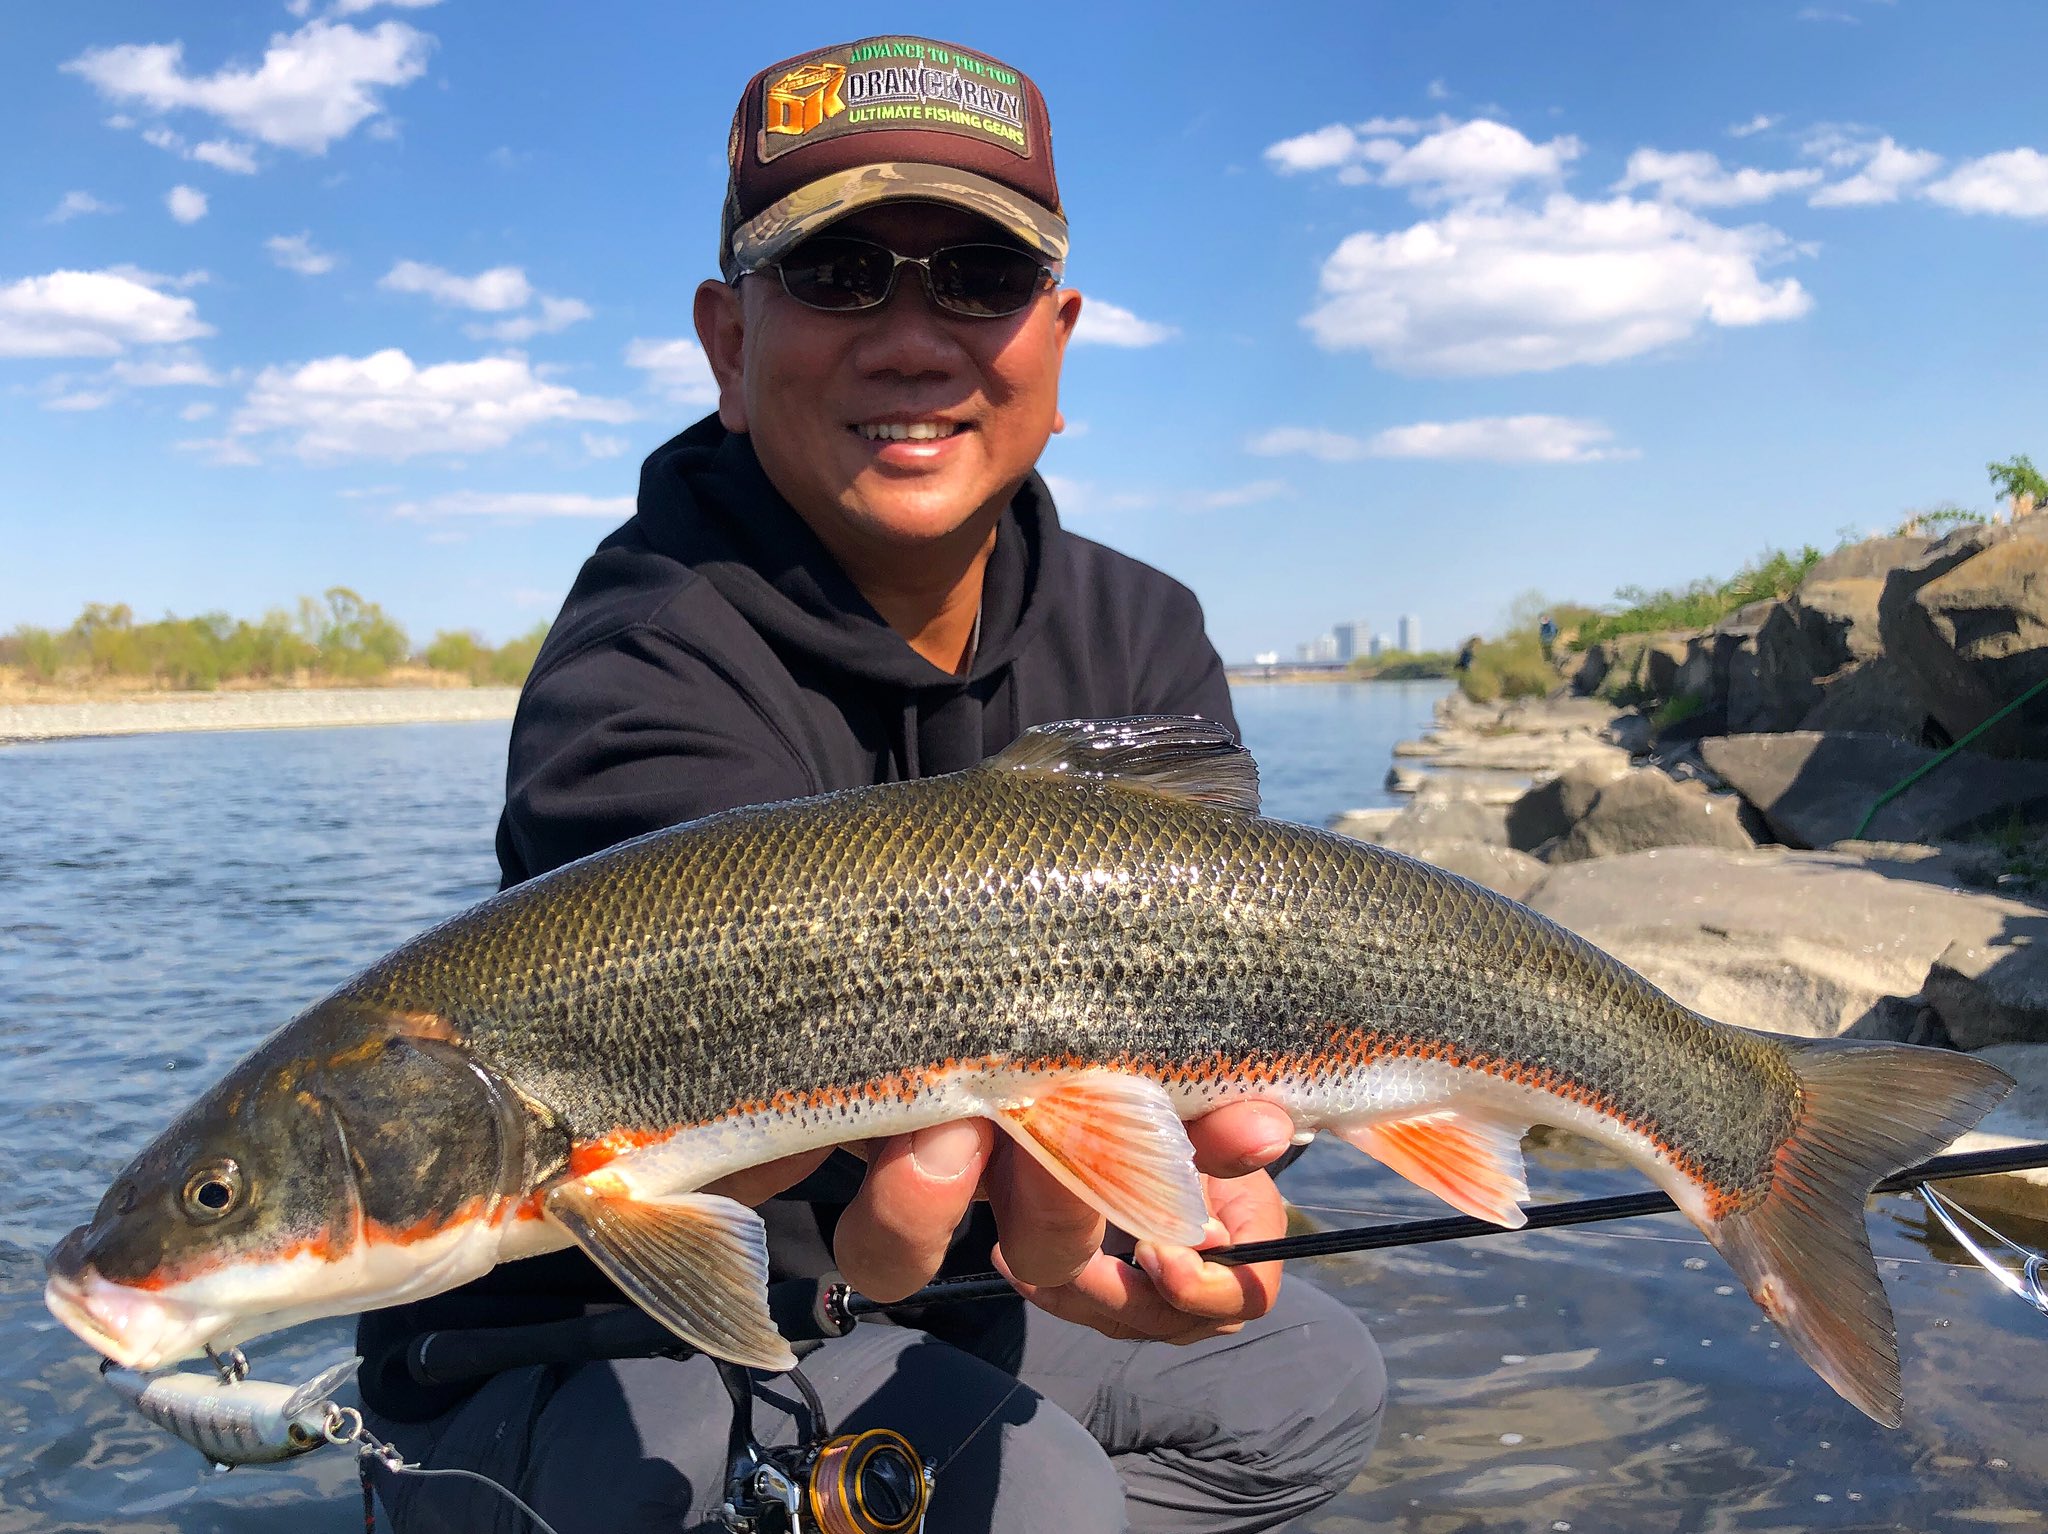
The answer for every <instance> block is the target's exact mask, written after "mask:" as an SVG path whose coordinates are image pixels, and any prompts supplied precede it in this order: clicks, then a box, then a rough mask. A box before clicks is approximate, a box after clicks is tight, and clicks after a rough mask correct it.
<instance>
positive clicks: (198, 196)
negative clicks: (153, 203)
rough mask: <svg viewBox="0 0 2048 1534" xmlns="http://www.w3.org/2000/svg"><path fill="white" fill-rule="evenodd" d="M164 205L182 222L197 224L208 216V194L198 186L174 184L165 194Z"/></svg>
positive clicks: (173, 216) (172, 215)
mask: <svg viewBox="0 0 2048 1534" xmlns="http://www.w3.org/2000/svg"><path fill="white" fill-rule="evenodd" d="M164 206H165V207H166V208H169V209H170V210H171V217H172V218H175V219H176V220H177V221H178V222H179V223H181V224H196V223H198V222H199V221H200V220H201V219H202V218H204V217H206V194H205V193H204V192H202V191H200V190H199V189H198V188H197V187H190V186H174V187H172V188H171V189H170V190H169V191H168V192H166V193H165V194H164Z"/></svg>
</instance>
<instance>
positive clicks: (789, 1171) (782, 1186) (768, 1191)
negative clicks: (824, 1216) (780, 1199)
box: [703, 1147, 832, 1206]
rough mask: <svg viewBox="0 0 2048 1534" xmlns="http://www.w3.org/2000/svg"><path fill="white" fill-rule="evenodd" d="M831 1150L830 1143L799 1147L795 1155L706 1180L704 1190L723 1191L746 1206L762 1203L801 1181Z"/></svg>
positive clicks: (722, 1192)
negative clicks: (823, 1146) (805, 1148)
mask: <svg viewBox="0 0 2048 1534" xmlns="http://www.w3.org/2000/svg"><path fill="white" fill-rule="evenodd" d="M831 1154H832V1151H831V1149H830V1148H829V1147H828V1148H826V1149H824V1150H815V1151H798V1152H797V1153H796V1154H795V1155H794V1156H783V1157H780V1158H779V1159H777V1160H774V1161H764V1162H762V1163H761V1164H760V1165H759V1166H750V1167H743V1168H742V1169H741V1170H739V1171H737V1172H734V1173H731V1174H730V1175H729V1176H725V1177H721V1178H719V1179H718V1180H717V1181H716V1182H708V1183H706V1184H705V1185H704V1189H703V1191H704V1192H706V1193H719V1194H723V1195H724V1196H725V1197H727V1198H731V1199H738V1200H739V1201H740V1202H741V1203H742V1204H746V1205H749V1206H752V1205H754V1204H760V1203H765V1202H766V1201H767V1200H769V1199H771V1198H773V1197H775V1195H776V1194H778V1193H782V1192H786V1191H787V1190H788V1189H790V1188H793V1187H795V1186H796V1185H797V1184H798V1183H800V1182H802V1181H803V1180H804V1179H805V1178H806V1177H808V1176H810V1175H811V1173H812V1172H814V1171H816V1170H817V1169H818V1166H819V1164H820V1163H821V1162H823V1161H824V1159H825V1158H826V1157H827V1156H829V1155H831Z"/></svg>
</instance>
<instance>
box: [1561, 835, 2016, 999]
mask: <svg viewBox="0 0 2048 1534" xmlns="http://www.w3.org/2000/svg"><path fill="white" fill-rule="evenodd" d="M1920 872H1922V870H1917V869H1910V868H1909V869H1908V870H1907V871H1906V873H1904V874H1902V875H1901V876H1899V877H1888V876H1887V875H1885V874H1884V873H1881V872H1879V871H1877V870H1876V869H1875V868H1872V867H1869V866H1866V865H1865V864H1863V863H1862V862H1860V861H1859V860H1857V859H1855V858H1852V857H1847V856H1844V855H1842V854H1840V853H1832V852H1792V851H1786V850H1782V849H1777V848H1759V849H1757V850H1756V851H1754V852H1723V851H1721V850H1719V849H1716V848H1707V847H1667V848H1662V849H1659V850H1657V851H1654V852H1637V853H1632V854H1630V855H1628V856H1626V857H1615V858H1600V859H1596V860H1594V861H1591V862H1584V863H1567V864H1563V865H1560V866H1558V867H1555V868H1553V869H1551V871H1550V873H1549V875H1548V877H1546V878H1545V879H1544V881H1543V882H1542V883H1541V884H1539V885H1537V886H1536V888H1535V889H1534V890H1532V891H1531V892H1530V893H1529V895H1528V897H1527V900H1528V904H1529V905H1530V907H1531V908H1532V909H1534V910H1537V911H1540V912H1541V913H1542V914H1543V915H1545V916H1548V917H1550V918H1551V919H1552V920H1553V921H1556V922H1559V923H1561V924H1562V925H1564V926H1566V927H1569V928H1570V929H1571V930H1572V931H1574V932H1577V933H1578V934H1580V935H1581V936H1582V937H1584V938H1586V939H1587V940H1588V941H1590V942H1593V943H1596V944H1598V945H1599V946H1600V947H1602V948H1605V949H1606V950H1607V951H1608V952H1610V953H1612V954H1614V955H1615V957H1617V958H1619V959H1620V960H1621V961H1622V962H1623V963H1625V964H1629V965H1632V966H1634V967H1635V968H1636V969H1638V970H1640V971H1641V972H1642V973H1643V974H1644V975H1646V976H1647V977H1648V978H1649V979H1650V980H1652V981H1653V982H1655V983H1656V984H1657V985H1660V986H1662V987H1663V988H1664V989H1665V990H1666V991H1667V992H1669V993H1670V994H1671V995H1672V996H1674V997H1676V998H1677V999H1678V1000H1679V1001H1681V1002H1683V1003H1684V1004H1685V1005H1687V1006H1689V1007H1693V1008H1696V1009H1697V1010H1699V1011H1701V1012H1704V1013H1705V1014H1707V1015H1708V1016H1709V1017H1715V1018H1719V1019H1720V1020H1721V1021H1723V1022H1729V1023H1740V1024H1742V1025H1744V1026H1745V1027H1750V1028H1764V1029H1770V1030H1773V1031H1776V1032H1780V1033H1796V1034H1803V1035H1806V1036H1808V1037H1831V1036H1833V1035H1835V1034H1838V1033H1840V1032H1841V1031H1842V1030H1843V1029H1844V1028H1846V1027H1848V1026H1849V1025H1850V1024H1852V1023H1855V1022H1857V1021H1858V1020H1859V1019H1861V1018H1863V1017H1865V1016H1866V1015H1867V1014H1868V1013H1869V1012H1870V1011H1871V1009H1872V1008H1873V1007H1875V1006H1876V1005H1877V1003H1878V1001H1879V999H1880V998H1882V997H1886V996H1893V997H1899V996H1911V995H1913V994H1915V993H1917V992H1918V991H1919V989H1920V985H1921V982H1922V981H1923V980H1924V979H1925V978H1926V976H1927V972H1928V968H1929V967H1930V966H1931V965H1932V964H1933V963H1934V960H1935V959H1936V958H1937V957H1938V956H1939V955H1940V954H1941V952H1942V950H1943V949H1945V948H1947V947H1948V945H1949V944H1950V943H1954V942H1961V943H1965V944H1988V943H1991V942H1994V941H1996V940H1997V939H1998V938H1999V937H2000V935H2001V934H2003V933H2004V932H2006V931H2007V930H2008V929H2009V928H2011V927H2012V926H2013V924H2014V923H2016V922H2025V921H2037V920H2040V919H2041V916H2040V911H2039V909H2038V908H2037V907H2033V906H2029V905H2026V904H2024V903H2022V902H2020V901H2017V900H2012V899H2009V898H2006V897H2004V896H2000V895H1990V894H1976V893H1968V892H1964V891H1961V890H1957V889H1953V888H1949V887H1946V886H1944V885H1943V884H1941V883H1938V882H1934V877H1933V876H1932V875H1931V874H1930V875H1926V876H1923V877H1915V876H1914V875H1915V874H1916V873H1920Z"/></svg>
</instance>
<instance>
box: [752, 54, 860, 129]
mask: <svg viewBox="0 0 2048 1534" xmlns="http://www.w3.org/2000/svg"><path fill="white" fill-rule="evenodd" d="M845 78H846V69H845V66H843V65H840V64H822V63H821V64H801V65H799V66H797V67H796V68H795V69H792V70H791V71H790V72H789V73H788V74H786V75H784V76H783V77H782V78H781V79H780V80H776V81H773V82H772V83H770V85H769V87H768V101H767V108H766V110H765V111H763V112H762V114H761V122H762V127H763V130H764V131H765V132H768V133H788V134H796V135H802V134H805V133H809V132H810V131H811V130H812V129H813V128H815V127H817V126H818V125H819V124H820V123H822V122H824V120H825V119H826V118H828V117H837V116H838V115H839V114H840V113H841V112H843V111H845V110H846V102H845V100H844V99H843V98H842V97H841V96H840V94H839V85H840V82H841V81H843V80H844V79H845Z"/></svg>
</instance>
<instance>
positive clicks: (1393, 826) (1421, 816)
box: [1377, 795, 1508, 852]
mask: <svg viewBox="0 0 2048 1534" xmlns="http://www.w3.org/2000/svg"><path fill="white" fill-rule="evenodd" d="M1377 840H1378V841H1379V843H1380V845H1381V846H1383V847H1392V848H1393V849H1394V850H1395V851H1397V852H1413V851H1415V849H1416V847H1418V846H1419V845H1421V844H1422V843H1424V842H1430V843H1435V842H1450V841H1459V842H1484V843H1491V844H1493V845H1495V846H1501V847H1504V846H1506V845H1507V840H1508V812H1507V807H1506V806H1505V805H1502V804H1489V803H1487V802H1485V801H1484V800H1481V799H1454V798H1449V797H1437V796H1424V795H1418V796H1417V797H1416V799H1415V800H1414V802H1413V803H1411V804H1410V805H1409V806H1408V807H1407V808H1406V809H1404V810H1402V811H1401V813H1400V814H1399V815H1397V816H1396V817H1395V818H1394V819H1393V820H1392V821H1391V822H1390V823H1389V824H1388V825H1387V826H1386V827H1385V829H1383V830H1382V831H1381V832H1380V834H1379V836H1378V838H1377Z"/></svg>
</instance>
